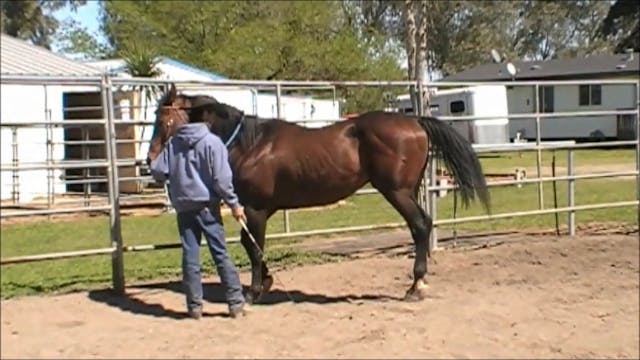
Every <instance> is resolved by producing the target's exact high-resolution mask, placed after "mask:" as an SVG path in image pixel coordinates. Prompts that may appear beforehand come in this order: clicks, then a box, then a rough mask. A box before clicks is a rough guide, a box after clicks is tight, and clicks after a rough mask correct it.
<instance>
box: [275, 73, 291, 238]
mask: <svg viewBox="0 0 640 360" xmlns="http://www.w3.org/2000/svg"><path fill="white" fill-rule="evenodd" d="M276 117H277V118H278V119H281V118H282V85H281V84H280V83H279V82H278V83H277V84H276ZM282 215H283V216H284V219H283V220H284V232H285V233H288V232H290V231H291V223H290V222H289V211H288V210H287V209H285V210H282Z"/></svg>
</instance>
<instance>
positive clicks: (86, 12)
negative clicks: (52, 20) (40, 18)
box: [53, 0, 104, 41]
mask: <svg viewBox="0 0 640 360" xmlns="http://www.w3.org/2000/svg"><path fill="white" fill-rule="evenodd" d="M53 15H54V16H55V17H56V19H58V21H60V22H62V21H64V20H65V19H67V18H72V19H74V20H76V21H78V22H79V23H80V25H82V26H83V27H85V28H87V29H88V30H89V33H91V34H93V35H97V36H98V40H100V41H102V40H104V36H103V35H102V33H101V32H100V20H99V16H100V2H99V1H97V0H89V1H87V4H86V5H84V6H80V7H79V8H78V9H77V11H76V12H73V11H71V8H69V7H68V6H67V7H65V8H63V9H60V10H58V11H56V12H54V13H53Z"/></svg>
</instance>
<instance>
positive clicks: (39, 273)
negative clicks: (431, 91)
mask: <svg viewBox="0 0 640 360" xmlns="http://www.w3.org/2000/svg"><path fill="white" fill-rule="evenodd" d="M614 152H615V155H611V154H613V153H610V152H603V151H601V150H592V153H593V154H594V156H587V155H588V154H587V155H578V154H576V163H577V164H579V161H580V162H582V161H587V160H586V159H588V161H590V162H591V163H601V164H607V163H610V162H614V161H615V162H616V163H620V161H621V159H622V161H623V162H625V163H626V162H627V161H628V157H629V156H631V160H632V159H633V152H627V150H615V151H614ZM603 153H606V154H603ZM531 155H533V159H535V154H533V153H532V154H531ZM527 156H529V154H527ZM530 160H531V159H529V161H530ZM482 161H483V163H485V164H486V163H487V162H489V163H490V164H493V165H490V166H494V167H495V168H498V169H502V170H504V169H508V168H509V167H511V166H513V165H514V164H519V163H520V158H518V157H517V155H515V156H513V157H504V158H502V162H500V161H499V160H497V159H495V158H483V159H482ZM529 163H530V162H529ZM534 163H535V162H534ZM517 166H520V165H517ZM530 176H531V175H530ZM557 185H558V186H557V189H558V206H559V207H563V206H566V204H567V196H566V187H567V184H566V182H559V183H558V184H557ZM491 197H492V205H493V213H494V214H497V213H504V212H508V211H518V210H532V209H536V208H537V185H536V184H530V185H525V186H523V187H521V188H517V187H516V186H510V187H502V188H492V189H491ZM634 199H636V183H635V180H634V179H629V178H627V179H595V180H578V181H577V182H576V205H583V204H593V203H596V202H603V201H622V200H634ZM544 202H545V207H546V208H552V207H553V192H552V186H551V183H546V184H545V185H544ZM452 208H453V197H452V196H450V195H448V196H446V197H444V198H440V199H438V212H437V218H438V219H444V218H450V217H451V214H452ZM481 214H483V211H482V209H481V208H480V206H479V204H473V205H472V206H471V207H470V208H469V209H466V210H465V209H460V208H459V209H458V217H459V218H460V217H464V216H469V215H481ZM290 220H291V230H292V231H302V230H312V229H321V228H327V227H343V226H354V225H368V224H376V223H378V224H379V223H390V222H401V221H402V220H401V218H400V216H399V215H398V214H397V213H396V212H395V210H394V209H392V208H391V206H390V205H389V204H388V203H387V202H386V201H385V200H384V199H383V198H382V196H380V195H377V194H374V195H360V196H352V197H350V198H348V199H347V202H346V204H344V205H341V206H337V207H334V208H332V209H323V210H321V211H293V212H291V213H290ZM565 221H566V215H565V214H561V215H560V222H561V224H564V223H565ZM576 221H577V223H578V224H579V223H583V222H592V221H619V222H626V223H632V224H636V221H637V208H635V207H625V208H612V209H604V210H593V211H585V212H579V213H578V214H577V215H576ZM225 224H226V231H227V236H230V237H231V236H234V237H235V236H237V235H238V232H239V226H238V225H237V224H236V223H235V221H233V220H232V219H231V218H229V217H226V218H225ZM553 225H554V215H543V216H526V217H518V218H511V219H503V220H492V221H481V222H473V223H465V224H459V225H457V228H458V229H468V230H475V231H482V230H505V229H525V228H532V229H533V228H540V227H544V228H550V227H552V226H553ZM446 227H450V226H443V227H442V228H446ZM282 231H283V217H282V213H278V214H276V215H274V216H273V217H272V219H271V220H270V223H269V227H268V232H269V233H271V234H274V233H280V232H282ZM122 234H123V239H124V242H125V245H135V244H151V243H154V244H167V243H175V242H177V234H176V223H175V215H173V214H166V215H161V216H138V217H124V218H123V219H122ZM0 236H1V241H0V252H1V256H2V257H3V258H6V257H10V256H19V255H26V254H38V253H45V252H57V251H70V250H81V249H90V248H97V247H107V246H108V245H109V229H108V218H106V217H100V218H89V219H83V220H81V221H74V222H46V221H43V222H39V223H31V224H17V225H11V226H6V225H3V226H2V227H1V228H0ZM299 240H300V239H286V240H270V241H268V242H267V251H266V256H267V259H268V261H269V262H270V263H271V264H272V266H282V265H292V264H303V263H310V262H326V261H333V260H337V258H332V257H329V256H326V255H320V254H316V253H309V252H301V251H297V250H292V249H291V248H290V247H287V246H286V245H287V244H289V243H291V242H295V241H299ZM229 248H230V252H231V254H232V256H233V258H234V260H235V262H236V264H238V265H239V267H241V268H244V269H246V268H247V267H248V264H249V262H248V259H247V258H246V255H245V254H244V249H243V248H242V247H241V246H240V245H239V244H237V243H234V244H230V245H229ZM201 257H202V260H203V263H204V264H205V271H206V272H209V273H211V272H213V271H215V270H214V268H213V267H212V263H211V259H210V256H209V254H208V252H207V251H206V248H205V247H203V248H202V251H201ZM179 262H180V250H179V249H175V250H160V251H147V252H134V253H126V254H125V276H126V280H127V283H129V284H130V283H132V282H134V281H139V280H146V279H156V278H161V277H175V276H179V274H180V267H179V266H180V265H179ZM110 277H111V267H110V259H109V257H108V256H93V257H85V258H76V259H64V260H54V261H43V262H37V263H25V264H13V265H3V266H2V281H1V282H2V284H1V289H0V290H1V295H2V298H7V297H12V296H18V295H27V294H34V293H40V292H52V291H70V290H78V289H88V288H95V287H103V286H105V285H108V284H109V282H110Z"/></svg>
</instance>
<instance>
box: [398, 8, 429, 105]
mask: <svg viewBox="0 0 640 360" xmlns="http://www.w3.org/2000/svg"><path fill="white" fill-rule="evenodd" d="M417 5H419V8H418V6H417ZM404 20H405V25H406V27H405V28H406V30H405V31H406V32H405V45H406V50H407V73H408V74H407V75H408V78H409V80H415V81H417V82H418V84H419V83H420V82H423V81H424V73H425V69H426V65H427V29H428V20H429V17H428V3H427V1H424V0H423V1H420V3H419V4H417V1H415V0H405V2H404ZM419 90H420V89H419V88H415V87H413V86H412V87H411V88H410V94H411V103H412V104H413V113H414V114H422V115H429V106H428V104H429V99H428V97H429V94H428V92H427V91H425V89H423V92H422V96H417V95H418V91H419ZM420 99H422V101H420Z"/></svg>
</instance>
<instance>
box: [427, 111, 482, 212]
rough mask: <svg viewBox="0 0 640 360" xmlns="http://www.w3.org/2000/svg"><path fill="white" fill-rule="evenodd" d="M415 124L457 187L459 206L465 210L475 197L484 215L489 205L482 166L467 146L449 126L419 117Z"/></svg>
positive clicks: (463, 139) (465, 141) (440, 121)
mask: <svg viewBox="0 0 640 360" xmlns="http://www.w3.org/2000/svg"><path fill="white" fill-rule="evenodd" d="M418 119H419V120H418V122H419V123H420V125H421V126H422V128H424V130H425V131H426V133H427V136H428V137H429V142H430V143H431V148H432V150H433V152H434V153H435V155H436V156H438V157H440V158H442V159H443V160H444V163H445V165H446V166H447V168H448V169H449V171H451V173H452V174H453V178H454V180H455V181H456V183H457V184H458V187H459V189H460V194H461V195H462V203H463V204H464V206H465V207H468V206H469V203H470V201H471V200H474V199H475V196H476V194H477V196H478V198H479V199H480V202H481V203H482V205H483V206H484V208H485V210H486V211H487V212H488V213H491V204H490V199H489V191H488V189H487V183H486V180H485V178H484V173H483V172H482V165H480V161H479V160H478V157H477V156H476V153H475V151H474V150H473V148H472V147H471V144H470V143H469V142H468V141H467V140H466V139H465V138H463V137H462V136H461V135H460V134H459V133H458V132H457V131H456V130H455V129H454V128H453V127H452V126H450V125H449V124H447V123H445V122H444V121H442V120H438V119H436V118H433V117H420V118H418Z"/></svg>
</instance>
